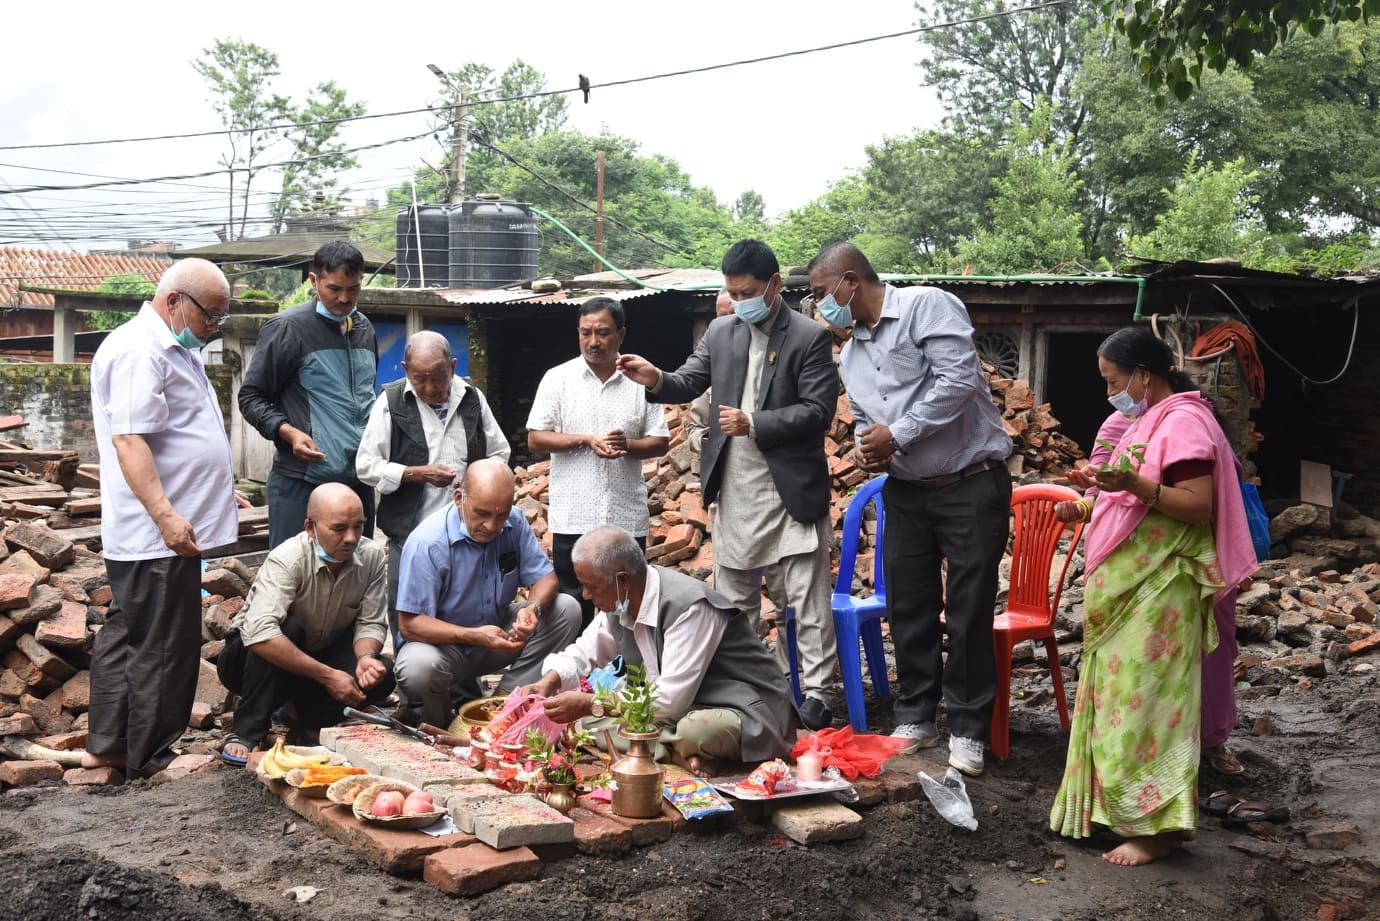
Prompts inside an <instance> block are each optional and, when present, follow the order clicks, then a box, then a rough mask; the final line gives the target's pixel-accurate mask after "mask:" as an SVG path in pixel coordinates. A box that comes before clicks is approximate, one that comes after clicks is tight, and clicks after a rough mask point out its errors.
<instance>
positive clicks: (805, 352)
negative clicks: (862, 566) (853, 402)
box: [618, 240, 839, 729]
mask: <svg viewBox="0 0 1380 921" xmlns="http://www.w3.org/2000/svg"><path fill="white" fill-rule="evenodd" d="M723 273H724V287H725V289H726V290H727V291H728V294H729V296H730V297H731V298H732V300H733V315H732V316H724V317H719V318H718V319H716V320H714V321H713V322H712V323H710V324H709V328H708V330H706V331H705V334H704V338H702V339H701V340H700V343H699V345H698V346H697V347H696V348H695V351H694V352H693V353H692V354H691V355H690V357H689V358H687V359H686V360H685V363H684V364H683V365H681V367H680V369H679V370H677V371H675V372H672V373H663V372H662V371H661V370H659V369H658V368H656V367H655V366H654V365H652V364H651V363H650V362H648V361H647V360H645V359H643V358H641V357H639V356H637V355H623V356H622V357H621V358H619V360H618V368H619V370H620V371H622V372H623V374H624V375H625V376H627V377H628V378H629V379H630V380H632V381H634V382H636V383H639V384H641V385H642V386H644V387H646V388H647V399H648V400H650V401H652V402H657V403H686V402H689V401H691V400H693V399H695V398H696V397H697V396H699V395H700V394H701V393H703V392H704V391H705V390H706V389H708V388H711V387H712V388H713V392H714V399H715V401H716V402H717V403H718V406H717V408H716V409H717V411H713V410H714V409H715V408H713V407H712V408H711V412H710V414H709V431H708V433H707V434H706V435H705V437H704V442H703V444H702V447H701V453H700V488H701V497H700V498H701V501H703V502H704V504H705V507H706V508H707V507H708V506H709V504H710V503H711V502H713V501H715V500H716V499H717V500H718V510H717V512H716V514H715V516H714V521H713V534H714V587H715V589H717V590H718V591H719V592H720V593H721V594H723V595H725V596H727V597H728V598H729V600H731V601H732V602H733V603H734V605H735V606H736V607H738V608H739V609H740V610H742V611H744V612H745V613H747V614H749V616H750V617H751V618H752V620H753V623H754V626H755V624H756V620H757V615H758V614H759V613H760V610H761V604H762V600H761V587H760V586H761V569H762V568H763V567H764V566H769V565H772V564H774V563H779V564H780V565H781V569H782V572H783V574H784V576H785V582H786V599H787V601H788V603H789V604H790V605H791V606H792V607H793V608H794V609H795V612H796V621H797V638H798V644H799V649H800V668H801V687H802V690H803V692H804V694H805V697H806V699H805V701H804V703H803V704H802V705H801V708H800V715H801V719H802V722H804V724H805V725H806V726H807V727H808V728H810V729H819V728H822V727H824V726H828V725H830V724H831V723H832V722H833V714H832V713H831V712H830V710H829V706H828V703H827V702H826V700H825V695H826V692H827V688H828V686H829V685H830V684H831V683H832V680H833V673H834V664H835V659H836V653H835V648H834V647H835V644H834V620H833V612H832V610H831V607H830V594H831V591H832V586H831V584H830V574H829V548H830V543H831V541H832V537H833V531H832V529H831V528H830V524H829V501H830V494H829V466H828V462H827V460H826V459H825V454H824V436H825V433H826V432H828V430H829V426H830V423H831V422H832V420H833V418H834V410H835V406H836V402H837V400H838V393H839V382H838V373H837V372H836V371H835V369H834V359H833V350H832V340H831V337H830V335H829V332H828V330H826V329H825V328H824V327H822V326H820V325H819V324H817V323H813V322H811V321H810V320H807V319H806V318H804V317H803V316H801V315H800V314H798V313H796V312H795V311H794V310H792V309H791V308H790V307H789V306H788V305H787V304H786V302H785V301H784V300H783V299H782V297H781V271H780V266H779V264H778V263H777V260H776V255H775V254H774V253H773V252H772V251H771V249H770V248H769V247H768V246H767V245H766V244H765V243H763V242H762V241H760V240H743V241H741V242H739V243H735V244H734V245H733V246H732V247H731V248H730V249H729V251H728V253H727V254H726V255H725V256H724V260H723Z"/></svg>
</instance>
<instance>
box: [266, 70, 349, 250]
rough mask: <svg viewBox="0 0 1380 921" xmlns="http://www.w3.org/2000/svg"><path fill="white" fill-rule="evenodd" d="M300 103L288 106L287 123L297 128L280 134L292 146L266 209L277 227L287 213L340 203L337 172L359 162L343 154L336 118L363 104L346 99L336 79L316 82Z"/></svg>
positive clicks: (272, 224) (344, 115) (279, 228)
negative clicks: (304, 99) (276, 188)
mask: <svg viewBox="0 0 1380 921" xmlns="http://www.w3.org/2000/svg"><path fill="white" fill-rule="evenodd" d="M308 97H309V98H308V100H307V102H305V103H304V104H302V105H300V106H291V107H289V109H288V112H287V118H288V121H289V122H291V123H294V124H296V125H297V126H298V127H295V128H289V129H287V130H286V132H285V134H286V137H287V139H288V141H289V142H290V143H291V144H292V158H291V161H290V162H289V164H288V165H287V166H285V167H284V168H283V178H282V185H281V187H280V189H279V192H278V197H277V198H275V199H274V201H273V204H272V205H271V206H270V208H269V218H270V225H271V226H272V228H273V230H274V231H275V232H277V231H281V230H282V229H283V227H284V222H285V221H286V219H287V217H288V216H289V215H290V214H293V213H297V212H301V211H308V210H316V209H320V208H322V207H325V208H332V207H335V206H337V205H339V203H340V194H339V193H341V192H343V190H342V189H340V188H339V178H338V177H339V173H341V172H343V171H345V170H347V169H351V168H352V167H355V166H358V165H359V160H358V159H356V158H355V156H354V155H353V154H348V153H345V143H344V142H343V141H342V140H341V139H340V122H339V121H337V119H341V118H356V117H358V116H360V115H363V114H364V112H365V106H364V103H363V102H358V101H351V100H350V99H349V97H348V95H347V93H346V91H345V90H344V89H342V88H341V87H339V86H337V85H336V84H335V81H328V82H326V83H321V84H318V85H317V86H315V87H313V88H312V89H311V91H310V92H309V94H308Z"/></svg>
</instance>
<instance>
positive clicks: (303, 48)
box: [0, 0, 941, 249]
mask: <svg viewBox="0 0 1380 921" xmlns="http://www.w3.org/2000/svg"><path fill="white" fill-rule="evenodd" d="M360 6H361V7H362V6H363V5H360ZM355 8H356V5H355V4H351V3H336V4H299V3H285V2H281V0H280V2H276V3H268V2H262V0H245V2H239V3H235V4H230V5H227V6H215V5H211V6H207V5H205V4H196V5H193V4H185V3H183V4H170V3H165V2H157V0H153V2H147V3H143V4H137V5H134V6H130V5H127V4H113V3H108V2H102V3H93V2H89V0H77V2H73V3H63V4H57V3H51V2H50V3H23V4H17V3H16V4H10V5H9V8H7V9H6V11H5V19H6V28H5V31H6V34H7V37H8V40H7V41H6V42H5V50H4V53H3V55H0V146H3V145H17V144H38V143H52V142H61V141H75V140H89V139H100V138H113V137H131V136H139V135H158V134H177V133H183V132H193V131H206V130H214V129H216V128H219V127H220V123H219V120H218V117H217V115H216V114H215V113H214V112H213V111H212V110H211V107H210V105H209V104H208V102H207V91H206V88H205V85H204V83H203V81H202V79H201V77H199V76H198V75H197V74H196V73H195V72H194V71H193V70H192V68H191V65H190V62H191V60H192V59H193V58H195V57H196V56H197V55H198V54H200V53H201V49H203V48H206V47H209V46H210V45H211V43H212V42H213V41H214V40H215V39H216V38H218V37H229V38H238V39H242V40H245V41H250V42H254V43H256V44H259V45H262V46H263V47H265V48H268V49H269V50H272V51H274V52H276V53H277V54H278V55H279V58H280V61H281V64H282V75H281V77H279V78H278V81H277V83H276V90H277V91H278V92H280V93H283V94H285V95H288V96H291V97H292V98H293V99H295V100H299V101H300V100H301V99H303V98H304V96H305V92H306V90H307V88H308V87H309V86H311V85H314V84H316V83H319V82H321V81H325V80H334V81H336V82H337V83H338V84H340V85H341V86H343V87H344V88H345V89H346V90H347V91H348V92H349V94H350V96H351V97H352V98H355V99H362V100H363V101H364V102H365V103H366V104H367V106H368V110H369V111H370V112H386V111H395V110H402V109H412V108H418V107H420V106H423V105H426V104H428V103H430V102H433V101H435V100H436V99H437V98H438V97H439V88H438V84H437V80H436V78H435V77H433V76H432V75H431V74H430V73H429V72H428V71H427V69H426V65H427V64H428V63H435V64H438V65H440V66H441V67H442V68H443V69H445V70H448V71H449V70H454V69H456V68H458V67H459V66H460V65H461V64H463V63H464V62H466V61H471V60H474V61H480V62H483V63H485V64H488V65H490V66H492V67H494V68H495V69H496V70H500V71H501V70H502V69H503V68H504V67H506V66H507V65H508V64H509V63H510V62H511V61H512V60H513V59H514V58H519V57H520V58H522V59H523V60H525V61H527V62H528V63H529V64H531V65H532V66H534V67H535V68H537V69H538V70H540V71H542V72H544V73H545V74H546V75H547V78H548V86H550V87H552V88H561V87H568V86H573V85H575V83H576V79H577V75H578V74H581V73H583V74H588V75H589V76H590V78H591V79H592V80H593V81H594V82H595V83H598V82H601V81H605V80H614V79H623V78H628V77H635V76H641V75H646V74H654V73H661V72H665V71H672V70H680V69H684V68H688V67H698V66H703V65H705V64H712V63H718V62H723V61H732V60H739V59H743V58H750V57H757V56H761V55H767V54H773V53H779V52H782V51H790V50H796V49H803V48H808V47H811V46H817V45H824V44H830V43H833V42H839V41H846V40H850V39H856V38H864V37H868V36H873V35H880V34H884V33H888V32H896V31H901V30H905V29H909V28H913V27H914V26H915V25H916V24H917V23H918V22H919V21H920V19H921V18H922V14H920V13H917V11H916V9H915V5H914V3H913V2H912V0H861V2H858V0H855V2H852V3H838V2H822V0H800V2H790V3H786V2H775V3H750V2H743V0H699V2H694V3H684V4H679V3H678V4H659V3H648V2H645V0H643V2H630V0H606V2H587V3H570V2H556V0H527V2H519V3H483V4H480V3H474V2H464V0H462V2H458V3H435V2H431V3H417V2H411V0H395V2H390V3H382V4H370V5H368V6H367V7H366V8H367V9H368V10H369V11H370V12H371V14H374V17H373V18H371V19H363V18H360V17H359V16H358V15H357V14H355V13H354V12H353V11H354V10H355ZM924 18H925V20H926V21H928V16H927V15H926V16H925V17H924ZM918 55H919V47H918V44H917V41H916V39H915V37H914V36H909V37H902V38H895V39H890V40H887V41H883V42H877V43H872V44H868V45H863V46H860V47H856V48H847V49H841V50H836V51H829V52H824V53H820V54H814V55H806V56H802V57H795V58H788V59H785V60H781V61H773V62H767V63H762V64H754V65H748V66H743V67H736V68H731V69H728V70H724V71H719V72H715V73H709V74H698V75H690V76H684V77H676V78H671V79H666V80H657V81H653V82H650V83H646V84H640V85H633V86H628V87H615V88H609V89H604V90H596V91H595V92H594V94H593V96H592V98H591V100H590V103H589V104H588V105H585V104H583V103H582V102H580V101H579V98H578V96H575V97H572V99H571V105H570V118H569V122H568V127H570V128H573V129H578V130H581V131H585V132H589V133H598V132H600V131H601V130H608V131H610V132H612V133H615V134H621V135H627V136H630V137H632V138H634V139H636V140H637V141H638V142H639V143H640V144H641V148H642V151H643V152H644V153H660V154H664V155H666V156H669V157H672V158H674V159H675V160H677V161H678V162H679V163H680V164H681V166H682V167H683V168H684V169H685V170H686V171H687V172H688V173H689V174H690V175H691V177H692V178H693V180H694V181H695V182H696V183H697V184H700V185H707V186H709V187H710V188H712V189H713V190H714V192H715V194H716V195H717V197H718V198H719V200H720V201H721V202H724V203H725V204H731V203H732V202H733V200H734V199H735V198H736V197H737V196H738V194H739V193H740V192H742V191H743V190H744V189H749V188H751V189H755V190H757V191H758V192H759V193H761V194H762V196H763V197H764V198H765V200H766V203H767V211H768V213H769V214H773V215H775V214H779V213H781V212H783V211H785V210H787V209H790V208H793V207H797V206H799V205H801V204H804V203H805V202H807V201H809V200H810V199H812V198H814V197H816V196H818V195H820V194H821V193H822V192H823V191H824V190H825V189H826V187H827V185H828V183H829V182H831V181H833V180H837V179H839V178H841V177H842V176H843V175H845V174H846V173H847V172H848V171H849V170H853V169H856V168H858V167H860V166H861V165H862V164H863V162H864V157H865V155H864V147H865V146H866V145H867V144H870V143H874V142H877V141H879V140H881V139H882V138H883V137H884V136H887V135H896V134H906V133H909V132H911V131H914V130H915V129H917V128H925V127H931V126H933V125H935V124H936V123H937V122H938V121H939V119H940V117H941V112H940V110H939V107H938V105H937V103H936V102H935V100H934V94H933V93H932V91H930V90H928V89H926V88H923V87H921V86H920V73H919V69H918V68H917V67H916V60H917V58H918ZM427 125H428V121H427V118H426V116H424V115H413V116H405V117H399V118H388V119H377V120H370V121H364V122H359V123H356V124H353V125H351V126H349V127H348V128H347V129H346V131H345V133H344V139H345V140H346V142H347V143H348V144H350V145H351V146H354V145H363V144H370V143H375V142H379V141H385V140H390V139H393V138H398V137H403V136H406V135H412V134H417V133H420V132H422V131H424V130H425V129H426V127H427ZM224 149H225V140H224V138H223V137H221V138H202V139H195V140H174V141H161V142H155V143H142V144H121V145H104V146H93V147H70V148H59V149H55V150H24V151H17V150H5V151H0V192H2V191H4V190H5V189H6V188H7V187H9V188H13V187H22V186H29V185H36V184H43V183H52V184H68V183H81V182H90V181H93V180H92V179H91V178H90V177H84V176H75V175H64V174H61V173H55V172H41V171H36V170H32V169H23V168H20V167H24V166H28V167H42V168H44V169H46V170H69V171H73V172H77V173H90V174H98V175H99V176H102V177H138V178H143V177H153V176H163V175H171V174H180V173H194V172H201V171H204V170H211V169H216V168H217V167H218V166H219V163H218V160H219V157H220V156H221V154H222V152H223V151H224ZM440 156H441V153H440V147H439V145H438V144H437V143H436V141H434V140H432V139H430V138H428V139H426V140H425V141H418V142H413V143H409V144H397V145H393V146H389V147H385V148H382V149H380V150H377V151H372V152H367V153H364V154H361V155H360V158H361V166H360V168H359V169H358V170H355V171H353V172H352V173H351V174H350V175H349V176H348V178H347V184H348V185H349V186H350V187H351V189H352V197H354V198H356V199H359V200H363V199H365V198H366V197H369V196H371V195H372V196H378V197H382V190H383V189H385V188H388V187H390V186H393V185H397V184H398V183H399V182H400V181H402V180H403V179H405V178H406V177H407V176H408V175H409V174H410V172H411V170H412V169H413V168H414V167H415V166H417V165H418V163H419V158H421V157H426V158H427V159H430V160H431V161H432V162H434V163H435V162H439V157H440ZM224 187H225V178H224V177H223V176H220V177H212V178H206V179H194V180H188V181H187V182H186V183H184V184H182V185H178V186H159V187H156V188H153V187H147V186H144V187H139V186H136V187H132V188H125V189H118V190H106V191H100V192H96V191H80V192H77V191H73V192H53V191H44V192H34V193H29V194H26V195H24V196H23V197H22V200H21V199H19V198H17V196H15V195H12V194H10V195H4V194H0V243H15V242H20V241H22V240H30V241H35V242H40V243H41V244H43V245H48V246H54V247H61V245H62V241H64V240H65V241H66V242H68V243H70V244H71V245H73V246H74V247H75V248H78V249H87V248H93V247H118V246H122V245H123V241H124V239H125V236H126V235H127V233H128V232H129V223H130V217H128V215H129V214H135V215H144V216H145V219H148V215H149V214H150V212H155V211H163V212H176V217H171V216H170V219H172V220H175V221H179V222H185V221H188V220H193V219H204V220H216V221H219V220H221V219H222V218H223V214H224V211H223V193H221V192H218V191H217V190H219V189H223V188H224ZM265 190H266V189H265ZM29 208H31V209H33V210H27V209H29ZM4 209H21V210H4ZM97 228H102V229H99V230H98V229H97ZM101 236H107V237H109V239H107V240H104V241H102V240H101V239H99V237H101ZM178 237H179V238H180V242H183V243H188V244H194V243H198V242H209V241H210V240H212V239H213V237H212V236H211V235H210V233H209V232H206V231H202V232H199V233H196V232H191V233H188V232H183V233H180V234H178Z"/></svg>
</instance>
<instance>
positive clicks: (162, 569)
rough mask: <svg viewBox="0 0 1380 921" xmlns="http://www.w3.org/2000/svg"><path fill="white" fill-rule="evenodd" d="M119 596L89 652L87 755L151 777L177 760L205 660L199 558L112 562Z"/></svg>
mask: <svg viewBox="0 0 1380 921" xmlns="http://www.w3.org/2000/svg"><path fill="white" fill-rule="evenodd" d="M105 568H106V573H107V574H108V575H109V577H110V591H111V594H112V595H113V596H114V598H113V600H112V601H111V603H110V611H109V613H108V614H107V615H106V621H105V626H103V627H102V628H101V631H100V632H99V633H97V634H96V644H95V647H94V649H93V650H92V653H91V712H90V715H89V716H88V720H89V736H88V739H87V746H86V748H87V751H89V752H91V754H93V755H114V754H119V753H120V752H124V754H125V756H126V758H127V766H126V768H125V773H126V774H128V775H129V776H131V777H148V776H150V775H153V774H156V773H158V772H159V771H161V770H163V769H164V768H165V767H167V766H168V765H169V764H170V763H172V760H173V753H172V747H173V746H174V745H176V744H177V740H178V739H180V738H182V731H183V730H184V729H185V728H186V727H187V720H188V719H189V718H190V717H191V715H192V700H193V698H194V697H195V695H196V679H197V672H198V669H199V667H200V662H201V557H199V556H196V557H183V556H169V557H162V558H160V559H156V560H125V561H122V560H106V561H105Z"/></svg>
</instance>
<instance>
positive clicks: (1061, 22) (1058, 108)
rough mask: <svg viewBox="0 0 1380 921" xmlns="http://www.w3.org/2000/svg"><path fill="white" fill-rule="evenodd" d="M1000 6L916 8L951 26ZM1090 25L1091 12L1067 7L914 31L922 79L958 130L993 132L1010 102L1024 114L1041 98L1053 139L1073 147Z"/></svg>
mask: <svg viewBox="0 0 1380 921" xmlns="http://www.w3.org/2000/svg"><path fill="white" fill-rule="evenodd" d="M1008 5H1009V4H1007V3H1004V2H1000V0H926V2H917V3H916V8H917V9H918V10H919V11H920V12H921V13H922V14H925V16H926V19H927V21H953V20H960V19H970V18H973V17H977V16H983V15H986V14H990V13H994V12H997V11H999V10H1001V9H1003V8H1004V7H1006V6H1008ZM1095 23H1096V17H1095V13H1094V12H1093V11H1092V10H1089V9H1088V8H1086V7H1085V6H1084V5H1083V4H1079V3H1074V4H1069V5H1066V6H1057V7H1052V8H1049V9H1043V10H1032V11H1029V12H1025V13H1022V14H1020V15H1019V16H998V17H995V18H992V19H985V20H983V21H981V22H971V23H967V24H963V25H958V26H953V27H951V28H947V29H935V30H932V31H928V32H922V33H920V42H921V44H922V45H923V46H924V50H923V52H922V55H921V60H920V66H921V69H922V71H923V73H924V77H923V82H924V83H925V84H926V85H928V86H933V87H935V88H936V89H937V90H938V92H939V98H940V101H941V102H943V104H944V107H945V109H947V110H948V114H949V119H950V120H951V121H952V123H953V124H954V126H955V127H957V128H958V129H959V130H960V131H961V132H963V133H967V134H971V133H972V132H974V131H978V132H981V133H984V134H992V133H998V132H1000V130H1001V129H1002V128H1003V127H1004V125H1005V123H1006V120H1005V118H1004V117H1003V116H1004V114H1005V113H1007V112H1009V111H1010V110H1011V105H1012V103H1015V104H1017V105H1019V106H1020V107H1021V109H1022V110H1023V111H1024V112H1025V113H1026V115H1027V116H1029V115H1030V114H1031V113H1032V112H1034V111H1035V107H1036V106H1037V105H1038V104H1039V101H1040V100H1042V99H1047V100H1051V101H1052V102H1053V103H1054V105H1055V112H1056V113H1057V114H1056V116H1055V121H1054V123H1053V125H1052V126H1051V128H1052V130H1053V132H1054V134H1053V136H1054V137H1055V138H1056V139H1058V140H1065V139H1070V140H1072V141H1073V143H1074V144H1075V145H1077V143H1078V135H1079V131H1080V130H1081V126H1082V121H1083V107H1082V101H1081V99H1080V98H1079V97H1078V95H1077V94H1076V93H1075V92H1074V91H1073V86H1074V81H1075V80H1076V78H1077V75H1078V71H1079V68H1080V66H1081V65H1082V62H1083V58H1084V54H1085V52H1086V51H1087V50H1088V43H1087V41H1086V40H1085V39H1086V36H1087V35H1088V34H1089V32H1091V31H1092V29H1093V26H1094V24H1095Z"/></svg>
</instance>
